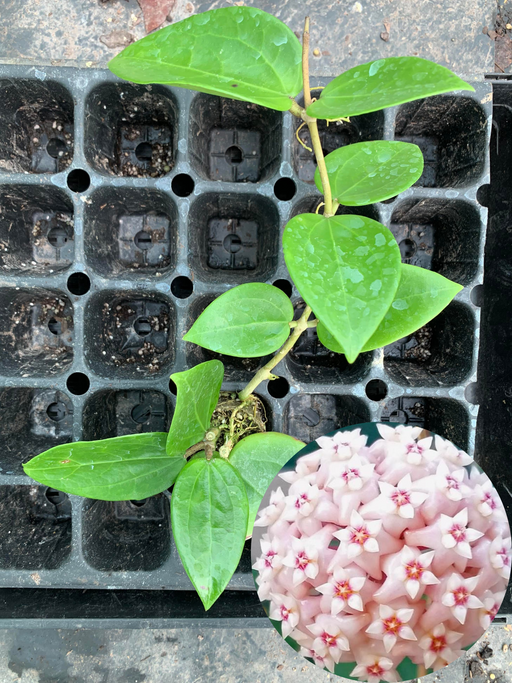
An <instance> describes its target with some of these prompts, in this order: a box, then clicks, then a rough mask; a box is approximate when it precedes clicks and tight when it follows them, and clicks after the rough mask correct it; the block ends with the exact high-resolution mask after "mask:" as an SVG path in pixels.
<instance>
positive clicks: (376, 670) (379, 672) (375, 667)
mask: <svg viewBox="0 0 512 683" xmlns="http://www.w3.org/2000/svg"><path fill="white" fill-rule="evenodd" d="M366 671H367V672H368V674H369V675H370V676H378V677H379V678H382V676H383V675H384V674H385V671H384V669H383V668H382V667H381V665H380V664H379V662H375V664H372V665H371V666H367V667H366Z"/></svg>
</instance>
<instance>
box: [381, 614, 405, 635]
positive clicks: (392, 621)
mask: <svg viewBox="0 0 512 683" xmlns="http://www.w3.org/2000/svg"><path fill="white" fill-rule="evenodd" d="M382 623H383V624H384V630H385V631H386V633H392V634H393V635H395V636H396V635H397V634H398V631H399V630H400V627H401V626H402V622H401V621H400V619H398V617H396V616H395V615H393V616H392V617H389V619H384V620H383V622H382Z"/></svg>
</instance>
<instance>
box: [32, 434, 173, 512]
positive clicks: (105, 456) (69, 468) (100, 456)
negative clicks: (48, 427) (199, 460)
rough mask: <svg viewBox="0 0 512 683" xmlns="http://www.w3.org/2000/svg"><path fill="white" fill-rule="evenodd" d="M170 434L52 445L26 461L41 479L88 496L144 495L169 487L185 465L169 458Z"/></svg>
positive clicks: (34, 476)
mask: <svg viewBox="0 0 512 683" xmlns="http://www.w3.org/2000/svg"><path fill="white" fill-rule="evenodd" d="M166 440H167V434H166V433H165V432H153V433H149V434H131V435H129V436H116V437H115V438H113V439H104V440H103V441H79V442H77V443H67V444H63V445H61V446H55V448H50V450H49V451H46V452H45V453H41V455H38V456H37V457H35V458H32V460H30V462H28V463H26V464H25V465H23V469H24V470H25V474H27V475H28V476H29V477H31V478H32V479H34V480H35V481H38V482H40V483H41V484H45V485H46V486H51V487H52V488H55V489H58V490H59V491H65V492H66V493H71V494H74V495H76V496H83V497H84V498H95V499H97V500H141V499H143V498H149V496H154V495H156V494H157V493H161V492H162V491H165V489H168V488H169V487H170V486H172V484H174V480H175V479H176V477H177V475H178V473H179V472H180V470H181V469H182V467H184V466H185V464H186V460H185V459H184V458H183V457H169V456H168V455H167V453H166V450H165V443H166Z"/></svg>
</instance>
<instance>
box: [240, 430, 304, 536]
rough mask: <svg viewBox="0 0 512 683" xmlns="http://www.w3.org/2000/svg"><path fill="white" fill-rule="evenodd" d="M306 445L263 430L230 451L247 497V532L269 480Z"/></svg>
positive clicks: (250, 531)
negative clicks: (262, 432) (263, 432)
mask: <svg viewBox="0 0 512 683" xmlns="http://www.w3.org/2000/svg"><path fill="white" fill-rule="evenodd" d="M305 445H306V444H304V443H303V442H302V441H299V440H298V439H294V438H293V437H291V436H287V435H286V434H280V433H278V432H266V433H265V434H250V435H249V436H246V437H245V439H242V440H241V441H239V442H238V443H237V444H236V446H235V447H234V448H233V450H232V451H231V454H230V456H229V462H230V463H231V464H232V465H233V467H236V469H237V470H238V472H239V474H240V476H241V477H242V479H243V480H244V483H245V490H246V491H247V498H248V500H249V519H248V522H247V535H248V536H250V535H251V534H252V529H253V526H254V521H255V519H256V514H257V512H258V508H259V506H260V503H261V501H262V499H263V496H264V495H265V493H266V492H267V489H268V487H269V486H270V484H271V483H272V480H273V479H274V477H276V476H277V475H278V474H279V472H280V470H281V468H282V467H283V465H286V463H287V462H288V460H289V459H290V458H292V457H293V456H294V455H295V454H296V453H298V452H299V451H300V450H301V449H302V448H304V446H305Z"/></svg>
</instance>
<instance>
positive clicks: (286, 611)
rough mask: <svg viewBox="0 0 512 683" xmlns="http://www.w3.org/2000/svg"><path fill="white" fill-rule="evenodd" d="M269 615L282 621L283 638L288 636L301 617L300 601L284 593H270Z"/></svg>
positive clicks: (275, 619)
mask: <svg viewBox="0 0 512 683" xmlns="http://www.w3.org/2000/svg"><path fill="white" fill-rule="evenodd" d="M270 598H271V601H270V609H269V617H270V618H271V619H273V620H274V621H280V622H281V633H282V635H283V638H288V636H289V635H290V633H291V632H292V631H293V629H294V628H295V627H296V626H297V624H298V623H299V619H300V608H299V603H298V602H297V600H295V598H292V596H291V595H283V594H282V593H271V594H270Z"/></svg>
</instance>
